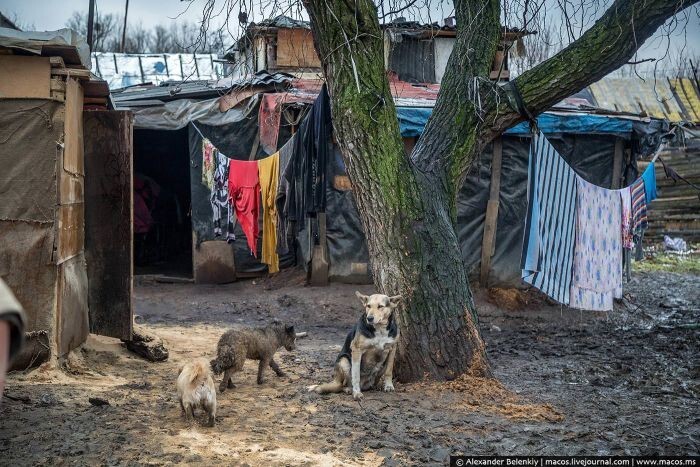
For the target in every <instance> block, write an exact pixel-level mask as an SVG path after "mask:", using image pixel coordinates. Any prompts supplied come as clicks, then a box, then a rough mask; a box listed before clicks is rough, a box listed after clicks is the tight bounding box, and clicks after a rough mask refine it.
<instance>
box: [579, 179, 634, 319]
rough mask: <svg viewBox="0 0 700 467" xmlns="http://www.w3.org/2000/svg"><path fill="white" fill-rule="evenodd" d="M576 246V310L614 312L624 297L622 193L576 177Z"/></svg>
mask: <svg viewBox="0 0 700 467" xmlns="http://www.w3.org/2000/svg"><path fill="white" fill-rule="evenodd" d="M576 186H577V188H576V191H577V207H578V208H577V210H576V247H575V248H574V250H575V254H574V269H573V279H572V283H571V301H570V303H569V305H570V306H571V307H572V308H580V309H583V310H599V311H606V310H612V308H613V298H621V297H622V241H621V238H622V237H621V235H620V229H621V228H622V227H621V219H622V203H621V198H620V191H621V190H608V189H605V188H601V187H599V186H596V185H593V184H592V183H589V182H587V181H586V180H584V179H583V178H581V177H576Z"/></svg>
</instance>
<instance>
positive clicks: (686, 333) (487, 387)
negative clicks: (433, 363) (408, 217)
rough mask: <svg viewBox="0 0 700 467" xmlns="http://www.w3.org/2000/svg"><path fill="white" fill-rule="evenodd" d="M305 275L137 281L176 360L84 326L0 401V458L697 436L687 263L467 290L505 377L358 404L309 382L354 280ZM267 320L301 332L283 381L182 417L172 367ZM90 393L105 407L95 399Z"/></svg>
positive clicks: (417, 458) (564, 443) (580, 447)
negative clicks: (58, 354) (577, 295)
mask: <svg viewBox="0 0 700 467" xmlns="http://www.w3.org/2000/svg"><path fill="white" fill-rule="evenodd" d="M300 284H301V280H300V278H299V277H298V275H294V274H293V273H290V272H283V273H282V274H281V275H279V276H278V277H277V278H275V279H273V280H258V281H244V282H239V283H235V284H230V285H222V286H195V285H192V284H161V283H155V282H148V281H146V282H145V283H143V282H142V283H140V284H139V285H137V286H136V287H135V296H136V299H135V310H136V313H137V314H138V315H139V316H138V318H137V322H139V323H143V324H144V325H145V326H146V327H147V328H148V329H149V330H152V331H153V332H155V333H157V334H159V335H160V336H162V337H163V338H164V339H165V340H166V341H167V343H168V346H169V348H170V359H169V360H168V361H167V362H164V363H148V362H146V361H143V360H141V359H139V358H138V357H136V356H134V355H132V354H130V353H129V352H128V351H126V350H125V349H124V348H123V346H122V344H121V343H120V342H119V341H117V340H114V339H109V338H104V337H97V336H90V339H89V341H88V343H87V344H86V345H85V346H84V348H83V349H81V350H79V351H77V352H75V354H74V355H72V356H71V358H70V359H69V360H68V361H67V362H66V364H65V369H55V368H51V367H49V366H44V367H41V368H39V369H37V370H34V371H31V372H28V373H26V374H21V373H20V374H13V375H12V376H10V377H9V380H8V385H7V386H8V388H7V390H6V394H7V395H8V396H10V397H11V398H12V399H9V398H7V397H4V398H3V401H2V406H0V459H2V461H0V463H2V464H3V465H30V464H32V465H34V464H38V465H49V464H50V465H57V464H97V463H99V464H106V465H116V464H144V463H150V464H158V465H161V464H176V463H186V464H200V465H226V464H238V465H245V464H248V465H259V464H262V463H271V464H274V465H341V464H342V465H380V464H384V465H406V464H410V465H415V464H418V463H421V464H422V463H425V464H445V463H446V462H447V460H448V456H449V454H450V453H466V454H538V455H547V454H552V455H554V454H557V455H569V454H620V455H626V454H628V455H635V454H652V453H659V454H697V453H698V451H699V449H700V401H699V398H698V396H699V395H700V359H699V358H698V357H699V356H700V330H698V328H697V323H698V322H700V293H699V291H700V276H698V275H692V274H674V273H665V272H656V273H646V272H645V273H637V274H635V276H634V277H633V281H632V283H631V284H629V285H628V286H627V287H626V292H628V295H627V301H626V303H625V304H624V305H621V306H618V309H617V310H616V311H615V312H610V313H593V312H580V311H572V310H567V309H562V308H560V307H558V306H551V305H548V304H546V303H545V302H543V301H542V300H541V299H538V298H533V297H532V296H524V299H523V296H517V297H514V296H513V295H512V294H508V293H500V294H499V293H491V294H489V293H487V292H484V291H482V292H478V293H477V304H478V306H479V310H480V316H481V318H480V320H481V322H480V326H481V329H482V332H483V336H484V339H485V340H486V342H487V345H488V354H489V358H490V360H491V363H492V365H493V369H494V372H495V374H496V376H497V377H498V379H499V380H500V381H501V382H502V386H501V385H499V384H496V383H493V382H490V381H484V380H478V379H473V378H463V379H460V380H457V381H452V382H449V383H441V384H436V383H420V384H412V385H402V384H397V385H396V386H397V391H396V392H395V393H391V394H385V393H381V392H369V393H365V398H364V400H363V402H362V405H361V406H360V405H359V404H358V403H357V402H355V401H353V400H352V398H351V397H350V396H347V395H332V396H319V395H316V394H309V393H307V392H306V389H305V388H306V386H307V385H309V384H313V383H317V382H321V381H324V380H327V379H328V378H329V377H330V375H331V367H332V364H333V362H334V360H335V357H336V353H337V351H338V350H339V348H340V344H341V343H342V340H343V338H344V335H345V333H346V332H347V330H348V328H349V327H350V326H351V325H352V323H353V322H354V321H355V320H356V318H357V316H358V314H359V312H360V307H359V302H358V301H357V299H356V298H355V297H354V295H353V294H354V291H355V290H356V287H355V286H348V285H338V284H336V285H332V286H331V287H328V288H310V287H303V286H301V285H300ZM359 289H360V290H362V291H363V292H365V293H369V292H371V290H372V289H371V287H366V286H365V287H359ZM524 300H526V301H527V303H525V302H524ZM509 308H510V309H511V310H509ZM272 318H279V319H282V320H285V321H288V322H292V323H294V324H295V325H296V326H297V330H299V331H307V332H308V337H307V338H305V339H300V340H299V342H298V349H297V350H296V351H295V352H293V353H289V352H286V351H284V350H282V351H280V353H279V354H278V356H277V359H278V361H279V362H280V365H281V366H282V368H283V369H284V370H285V371H286V372H287V377H283V378H278V377H276V376H274V374H273V373H272V372H268V373H267V374H266V377H267V380H266V382H265V383H264V384H263V385H261V386H259V385H257V384H256V383H255V373H256V365H255V364H254V363H253V362H248V363H247V364H246V367H245V370H244V372H243V374H239V375H237V378H236V382H237V388H236V389H234V390H231V391H227V392H226V393H224V394H223V395H219V411H218V415H217V420H216V421H217V425H216V427H214V428H207V427H204V426H202V425H200V424H194V425H192V426H188V424H187V423H186V422H185V421H184V420H183V419H182V417H181V414H180V408H179V406H178V404H177V402H176V399H175V394H174V392H175V385H174V382H175V379H176V375H177V369H178V367H179V365H180V364H181V363H182V362H184V361H186V360H188V359H190V358H192V357H198V356H206V357H208V358H210V357H212V356H213V353H214V351H215V346H216V340H217V338H218V337H219V335H220V334H221V333H222V332H223V331H224V329H226V328H229V327H235V326H242V325H262V324H264V323H266V322H268V321H270V320H271V319H272ZM217 385H218V381H217ZM90 397H99V398H102V399H105V400H107V401H109V404H110V405H108V406H101V407H96V406H92V405H91V404H90V403H89V402H88V398H90Z"/></svg>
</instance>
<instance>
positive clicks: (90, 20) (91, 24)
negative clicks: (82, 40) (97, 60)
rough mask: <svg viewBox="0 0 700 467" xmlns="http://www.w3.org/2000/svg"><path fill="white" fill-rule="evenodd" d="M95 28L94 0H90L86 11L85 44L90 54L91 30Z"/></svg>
mask: <svg viewBox="0 0 700 467" xmlns="http://www.w3.org/2000/svg"><path fill="white" fill-rule="evenodd" d="M94 28H95V0H90V7H89V9H88V24H87V43H88V47H89V48H90V52H92V36H93V34H92V33H93V29H94Z"/></svg>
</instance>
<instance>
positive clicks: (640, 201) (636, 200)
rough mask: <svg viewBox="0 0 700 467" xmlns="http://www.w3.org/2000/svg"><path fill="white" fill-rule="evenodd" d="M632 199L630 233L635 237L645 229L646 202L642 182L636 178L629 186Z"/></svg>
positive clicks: (646, 224)
mask: <svg viewBox="0 0 700 467" xmlns="http://www.w3.org/2000/svg"><path fill="white" fill-rule="evenodd" d="M630 192H631V198H632V232H633V233H634V234H635V235H639V234H641V232H642V231H644V230H646V229H647V226H648V222H647V200H646V196H647V195H646V192H645V190H644V180H643V179H641V178H638V179H637V180H636V181H635V182H634V183H633V184H632V185H631V186H630Z"/></svg>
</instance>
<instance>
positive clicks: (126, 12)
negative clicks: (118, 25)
mask: <svg viewBox="0 0 700 467" xmlns="http://www.w3.org/2000/svg"><path fill="white" fill-rule="evenodd" d="M128 14H129V0H126V6H125V7H124V27H123V28H122V44H121V48H120V49H119V50H120V51H121V53H124V45H125V44H126V17H127V16H128Z"/></svg>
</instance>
